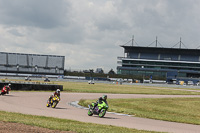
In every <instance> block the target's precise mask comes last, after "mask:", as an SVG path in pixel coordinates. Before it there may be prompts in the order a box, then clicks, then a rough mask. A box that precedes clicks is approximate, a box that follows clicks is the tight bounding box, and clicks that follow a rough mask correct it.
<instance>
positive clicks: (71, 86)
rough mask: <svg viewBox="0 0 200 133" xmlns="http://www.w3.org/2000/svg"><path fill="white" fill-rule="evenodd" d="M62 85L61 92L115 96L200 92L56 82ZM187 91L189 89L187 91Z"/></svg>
mask: <svg viewBox="0 0 200 133" xmlns="http://www.w3.org/2000/svg"><path fill="white" fill-rule="evenodd" d="M56 83H57V84H59V85H63V90H64V91H67V92H83V93H115V94H156V95H200V92H192V91H184V90H173V88H166V87H165V88H164V87H154V86H136V85H117V84H103V83H96V84H94V85H92V84H88V83H86V82H56ZM188 90H189V89H188Z"/></svg>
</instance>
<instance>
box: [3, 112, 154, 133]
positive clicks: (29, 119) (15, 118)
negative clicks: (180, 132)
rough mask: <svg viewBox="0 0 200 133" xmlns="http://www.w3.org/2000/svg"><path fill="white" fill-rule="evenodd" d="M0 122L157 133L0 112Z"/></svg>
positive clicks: (92, 132)
mask: <svg viewBox="0 0 200 133" xmlns="http://www.w3.org/2000/svg"><path fill="white" fill-rule="evenodd" d="M0 121H5V122H14V123H22V124H26V125H31V126H38V127H43V128H48V129H51V130H61V131H74V132H77V133H158V132H153V131H144V130H135V129H130V128H123V127H116V126H111V125H101V124H93V123H85V122H79V121H74V120H67V119H59V118H53V117H44V116H35V115H25V114H20V113H11V112H5V111H0Z"/></svg>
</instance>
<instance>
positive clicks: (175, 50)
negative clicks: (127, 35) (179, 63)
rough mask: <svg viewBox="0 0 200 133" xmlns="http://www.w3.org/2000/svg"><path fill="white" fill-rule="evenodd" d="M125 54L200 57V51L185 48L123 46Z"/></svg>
mask: <svg viewBox="0 0 200 133" xmlns="http://www.w3.org/2000/svg"><path fill="white" fill-rule="evenodd" d="M121 47H123V48H124V50H125V51H124V52H125V53H128V52H137V53H138V52H140V53H156V54H181V55H195V56H200V49H185V48H162V47H143V46H124V45H123V46H121Z"/></svg>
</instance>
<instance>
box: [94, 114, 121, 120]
mask: <svg viewBox="0 0 200 133" xmlns="http://www.w3.org/2000/svg"><path fill="white" fill-rule="evenodd" d="M91 117H92V116H91ZM93 117H97V118H100V117H99V116H98V115H94V116H93ZM100 119H119V118H115V117H106V116H104V117H102V118H100Z"/></svg>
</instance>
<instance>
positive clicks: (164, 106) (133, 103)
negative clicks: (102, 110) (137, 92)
mask: <svg viewBox="0 0 200 133" xmlns="http://www.w3.org/2000/svg"><path fill="white" fill-rule="evenodd" d="M94 101H96V100H81V101H80V102H79V104H80V105H82V106H87V105H88V104H91V102H94ZM108 104H109V110H108V111H111V112H118V113H124V114H129V115H134V116H137V117H143V118H151V119H158V120H165V121H173V122H180V123H188V124H196V125H200V114H199V110H200V106H199V105H200V98H145V99H144V98H139V99H108Z"/></svg>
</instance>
